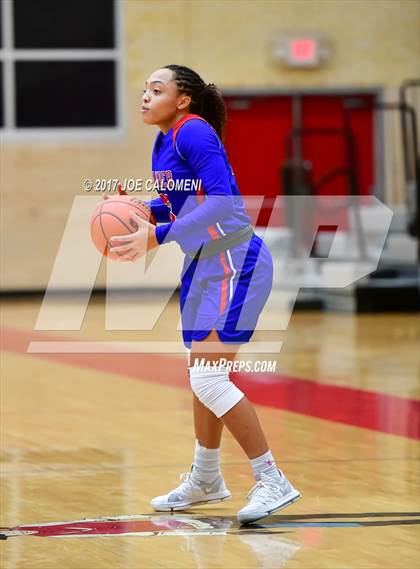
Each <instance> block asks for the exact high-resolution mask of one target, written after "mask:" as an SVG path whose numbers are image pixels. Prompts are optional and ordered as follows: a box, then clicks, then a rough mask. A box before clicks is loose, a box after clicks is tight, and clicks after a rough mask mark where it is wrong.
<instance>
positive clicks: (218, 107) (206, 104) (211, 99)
mask: <svg viewBox="0 0 420 569" xmlns="http://www.w3.org/2000/svg"><path fill="white" fill-rule="evenodd" d="M163 69H170V70H171V71H172V72H173V75H174V81H175V83H176V85H177V87H178V91H179V92H180V93H185V94H186V95H189V96H190V97H191V104H190V112H191V113H194V114H196V115H199V116H200V117H203V119H205V120H206V121H207V122H208V123H210V124H211V126H212V127H213V128H214V130H215V131H216V132H217V134H218V135H219V137H220V138H221V139H223V134H224V126H225V123H226V107H225V103H224V101H223V98H222V95H221V94H220V91H219V89H218V88H217V87H216V85H214V83H209V84H206V83H205V82H204V81H203V80H202V79H201V77H200V76H199V75H198V73H196V72H195V71H193V70H192V69H190V68H189V67H185V66H184V65H165V66H164V67H163Z"/></svg>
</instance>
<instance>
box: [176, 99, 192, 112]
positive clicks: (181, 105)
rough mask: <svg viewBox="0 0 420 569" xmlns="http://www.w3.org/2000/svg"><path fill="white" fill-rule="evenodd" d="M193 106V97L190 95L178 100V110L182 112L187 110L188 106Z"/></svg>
mask: <svg viewBox="0 0 420 569" xmlns="http://www.w3.org/2000/svg"><path fill="white" fill-rule="evenodd" d="M190 104H191V97H190V96H189V95H182V96H181V97H180V98H179V99H178V105H177V107H178V109H179V110H180V111H181V110H183V109H186V108H187V107H188V105H190Z"/></svg>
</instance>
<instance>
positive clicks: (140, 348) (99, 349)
mask: <svg viewBox="0 0 420 569" xmlns="http://www.w3.org/2000/svg"><path fill="white" fill-rule="evenodd" d="M282 345H283V342H252V343H248V344H242V345H241V347H240V348H239V353H247V354H264V353H278V352H280V350H281V347H282ZM27 352H28V353H31V354H80V353H82V354H97V353H101V354H102V353H107V354H119V353H143V354H144V353H146V354H148V353H149V354H155V353H156V354H183V355H185V348H184V345H183V344H182V342H94V341H93V342H92V341H86V342H83V341H81V342H71V341H43V342H30V344H29V346H28V349H27ZM203 352H220V344H219V343H217V342H208V343H207V342H206V343H205V344H203Z"/></svg>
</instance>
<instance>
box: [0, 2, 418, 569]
mask: <svg viewBox="0 0 420 569" xmlns="http://www.w3.org/2000/svg"><path fill="white" fill-rule="evenodd" d="M43 2H44V4H42V2H41V0H31V3H25V2H23V0H14V1H11V0H3V2H1V3H0V32H1V33H0V135H1V136H2V138H3V137H4V145H3V141H2V149H1V171H0V181H1V186H2V242H3V247H2V267H1V271H0V273H1V282H0V295H1V301H2V308H1V329H0V332H1V346H0V347H1V371H0V373H1V378H0V379H1V382H0V385H1V423H0V459H1V460H0V464H1V471H0V474H1V495H0V503H1V508H0V510H1V511H0V567H1V569H3V568H4V569H35V568H39V569H57V568H63V569H64V568H65V569H67V568H68V569H106V568H113V569H114V568H115V569H118V568H121V569H159V568H162V569H163V568H164V569H186V568H191V569H193V568H197V569H216V568H217V569H281V568H287V569H411V568H412V569H415V568H417V567H419V566H420V539H419V524H420V494H419V474H420V472H419V446H418V440H419V438H420V404H419V399H420V393H419V387H420V383H419V379H420V377H419V370H420V351H419V345H420V319H419V314H418V307H419V282H418V263H419V260H420V257H419V254H420V225H419V223H420V216H419V207H418V205H419V202H420V152H419V142H418V140H419V139H418V121H419V117H420V88H419V87H420V79H419V78H418V77H417V76H418V59H417V61H416V58H415V57H413V54H414V53H415V52H417V48H418V45H419V25H418V24H419V14H418V6H417V5H416V2H414V1H411V0H402V1H401V0H399V1H398V2H397V1H396V0H395V1H394V0H375V1H373V0H371V2H359V1H358V0H346V1H345V2H344V1H343V2H331V1H329V0H300V2H299V3H296V2H295V1H292V0H290V1H289V0H282V2H275V1H268V0H267V1H264V2H257V3H251V2H247V1H243V0H238V1H235V2H233V1H228V2H218V1H215V2H213V1H202V2H191V1H189V0H186V1H178V0H170V1H168V0H159V2H155V1H151V0H145V1H143V0H138V1H137V0H136V1H126V0H99V1H97V0H84V2H76V1H74V2H72V3H56V2H54V1H50V0H43ZM297 4H299V7H297ZM262 6H264V9H261V7H262ZM28 22H29V23H31V25H30V26H29V25H28ZM40 30H44V31H43V33H42V34H40ZM151 46H152V47H153V49H152V47H151ZM238 46H239V47H238ZM167 63H180V64H185V65H191V66H192V67H193V68H194V69H197V71H199V72H200V73H202V74H203V77H204V76H205V78H206V81H209V82H210V81H212V82H213V81H214V82H215V84H217V85H218V86H220V89H221V92H222V95H223V98H224V101H225V104H226V107H227V111H228V117H229V121H228V123H227V128H226V140H225V147H226V149H227V153H228V155H229V158H230V160H231V163H232V167H233V169H234V171H235V177H236V179H237V181H238V186H239V188H240V189H241V193H242V194H243V196H244V200H245V204H246V208H247V212H248V213H249V215H250V218H251V219H252V224H253V226H254V227H255V232H256V233H257V234H258V235H259V236H261V237H263V239H264V241H265V242H266V244H267V246H268V247H269V249H270V251H271V253H272V256H273V260H274V266H275V278H274V284H273V288H272V292H271V295H270V298H269V301H268V303H267V305H266V307H265V309H264V311H263V313H262V316H261V318H260V321H259V325H258V327H257V330H256V332H255V334H254V336H253V337H252V341H251V342H250V343H249V344H246V345H244V348H243V350H241V352H240V354H239V356H238V361H240V362H247V363H248V364H249V365H250V366H251V371H249V370H247V369H245V368H242V369H240V368H237V369H236V371H234V373H232V380H233V382H234V383H235V384H236V385H237V386H238V387H239V388H240V389H241V390H242V391H243V392H244V393H245V394H246V396H247V397H248V399H249V400H250V401H251V402H252V403H253V404H254V405H255V409H256V411H257V413H258V417H259V419H260V421H261V424H262V427H263V430H264V433H265V434H266V437H267V440H268V444H269V447H270V449H271V450H272V452H273V455H274V456H275V457H276V460H277V463H278V466H279V467H280V468H282V469H284V471H285V472H286V473H287V477H288V478H289V479H290V481H291V482H292V483H293V485H294V486H295V487H296V488H297V489H299V491H300V492H301V494H302V498H301V499H300V500H299V501H297V502H296V503H294V504H292V505H290V506H289V507H287V508H286V509H284V510H280V511H277V512H276V513H274V514H272V515H270V516H268V517H266V518H263V519H260V520H259V521H258V522H255V523H253V524H249V525H240V524H239V523H238V521H237V517H236V515H237V512H238V511H239V510H240V509H241V508H242V507H243V506H244V505H245V504H246V497H247V492H249V490H250V489H251V487H252V486H253V485H254V483H255V480H254V478H253V475H252V470H251V467H250V464H249V461H248V460H247V458H246V456H245V454H244V452H243V450H242V449H241V448H240V446H239V444H238V443H237V442H236V440H235V439H234V438H233V436H232V435H231V434H230V433H229V432H228V430H227V429H226V428H225V429H224V431H223V437H222V445H221V469H222V473H223V476H224V479H225V481H226V485H227V487H228V488H229V490H230V491H231V493H232V498H231V499H230V500H227V501H224V502H220V503H216V504H213V505H205V506H202V505H200V506H196V507H194V508H192V509H190V510H188V511H178V512H173V513H166V512H156V511H154V510H153V509H152V507H151V506H150V500H151V499H152V498H153V497H155V496H158V495H161V494H164V493H166V492H168V491H169V490H171V489H172V488H175V487H176V486H177V485H178V484H179V477H180V475H181V474H182V473H184V472H189V470H190V467H191V464H192V461H193V456H194V455H193V452H194V440H195V434H194V425H193V414H192V401H193V395H192V391H191V388H190V383H189V378H188V371H187V359H186V355H185V352H184V347H183V342H182V333H181V329H180V325H179V320H180V315H179V274H180V266H181V263H182V260H183V255H182V254H181V253H180V250H179V248H178V247H177V245H175V244H174V243H171V244H169V245H165V246H164V247H160V248H157V251H153V252H152V253H151V254H148V255H147V259H146V260H145V259H144V258H142V259H141V260H140V261H139V262H137V263H115V262H113V261H112V260H110V259H108V260H106V259H103V258H102V256H101V254H100V253H98V251H97V250H96V249H95V247H94V245H93V243H92V240H91V234H90V223H91V219H92V217H91V216H92V214H93V212H94V211H95V208H96V207H97V204H98V203H102V201H101V194H102V193H107V194H110V195H111V194H114V195H115V193H116V192H115V185H116V182H118V181H120V182H121V183H123V184H127V185H130V184H134V185H135V184H137V182H138V181H139V180H140V181H146V180H147V179H150V177H151V173H150V171H151V167H150V166H151V165H150V154H151V149H152V146H153V142H154V138H155V135H156V132H157V131H156V129H155V130H153V129H151V128H150V127H146V126H145V125H143V124H140V122H141V121H140V119H139V116H138V114H139V99H140V96H141V95H139V94H140V93H141V90H142V89H143V85H144V80H145V78H146V77H148V76H149V75H150V73H151V71H153V69H158V68H159V67H160V66H162V65H163V64H167ZM92 93H94V97H93V96H92ZM136 197H137V196H136ZM138 197H139V198H140V199H143V198H144V199H145V200H146V201H147V200H149V199H150V198H156V197H157V194H156V192H154V193H153V192H149V193H146V194H144V193H143V194H142V195H139V196H138ZM101 211H102V210H101ZM171 211H172V210H171ZM258 366H259V367H258Z"/></svg>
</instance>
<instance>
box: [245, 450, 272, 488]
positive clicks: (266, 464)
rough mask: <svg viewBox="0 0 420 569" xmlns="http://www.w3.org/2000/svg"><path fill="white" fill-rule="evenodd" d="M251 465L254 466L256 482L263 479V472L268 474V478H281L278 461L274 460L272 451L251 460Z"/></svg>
mask: <svg viewBox="0 0 420 569" xmlns="http://www.w3.org/2000/svg"><path fill="white" fill-rule="evenodd" d="M250 463H251V466H252V472H253V473H254V477H255V480H257V482H258V480H260V479H261V472H264V474H267V475H268V476H272V477H273V478H276V479H277V478H278V477H279V472H278V470H277V465H276V461H275V460H274V457H273V455H272V454H271V451H270V450H268V451H267V452H266V453H264V454H262V455H261V456H257V457H256V458H251V459H250Z"/></svg>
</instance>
